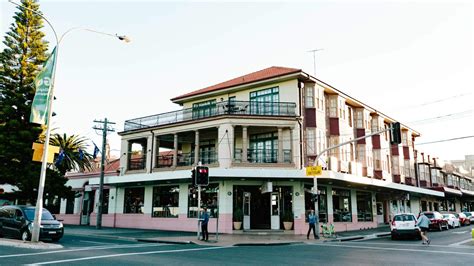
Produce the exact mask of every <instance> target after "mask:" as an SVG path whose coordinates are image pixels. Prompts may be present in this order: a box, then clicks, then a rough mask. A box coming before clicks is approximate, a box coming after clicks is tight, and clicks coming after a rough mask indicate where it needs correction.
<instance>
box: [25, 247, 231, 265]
mask: <svg viewBox="0 0 474 266" xmlns="http://www.w3.org/2000/svg"><path fill="white" fill-rule="evenodd" d="M224 248H235V247H234V246H224V247H208V248H190V249H176V250H159V251H146V252H134V253H120V254H111V255H102V256H92V257H84V258H76V259H66V260H55V261H45V262H37V263H32V264H31V265H45V264H55V263H65V262H72V261H82V260H94V259H104V258H114V257H124V256H135V255H147V254H162V253H178V252H190V251H202V250H213V249H224Z"/></svg>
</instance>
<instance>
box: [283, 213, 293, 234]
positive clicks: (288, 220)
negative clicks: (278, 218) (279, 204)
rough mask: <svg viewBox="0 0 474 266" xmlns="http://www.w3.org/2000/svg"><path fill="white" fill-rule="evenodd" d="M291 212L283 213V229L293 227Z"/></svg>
mask: <svg viewBox="0 0 474 266" xmlns="http://www.w3.org/2000/svg"><path fill="white" fill-rule="evenodd" d="M293 218H294V215H293V212H292V211H286V212H284V213H283V227H285V230H291V228H293Z"/></svg>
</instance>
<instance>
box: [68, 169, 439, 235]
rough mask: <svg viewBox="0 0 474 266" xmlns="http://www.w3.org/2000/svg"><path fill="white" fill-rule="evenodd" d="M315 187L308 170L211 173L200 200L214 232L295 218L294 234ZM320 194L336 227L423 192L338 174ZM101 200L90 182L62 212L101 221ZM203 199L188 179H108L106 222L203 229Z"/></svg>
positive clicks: (366, 224)
mask: <svg viewBox="0 0 474 266" xmlns="http://www.w3.org/2000/svg"><path fill="white" fill-rule="evenodd" d="M76 182H77V181H76ZM377 182H378V181H377ZM83 183H85V182H83ZM92 183H94V182H92ZM370 183H373V182H372V181H370ZM312 187H313V180H312V178H304V177H301V178H272V177H267V178H261V177H259V178H256V177H254V178H249V177H248V176H243V177H239V178H232V177H220V178H211V183H210V184H209V186H207V187H203V188H202V190H201V202H202V206H206V207H207V209H208V212H209V215H210V217H211V219H210V224H209V231H210V232H215V231H216V230H218V231H219V232H220V233H234V232H235V230H236V228H234V223H233V222H234V221H241V222H242V225H241V229H242V228H243V229H244V230H283V229H284V226H283V225H284V224H283V222H285V221H286V220H291V221H292V222H293V225H292V226H291V230H293V231H294V233H295V234H306V231H307V228H308V225H307V223H306V216H307V214H308V212H309V211H310V210H311V209H313V208H314V203H313V202H312V200H311V198H312V192H311V191H312ZM433 193H439V192H433ZM318 194H319V196H318V201H317V202H318V209H319V217H320V221H321V222H322V223H333V224H334V225H335V229H336V231H347V230H357V229H364V228H374V227H377V226H378V225H379V224H382V223H387V222H388V221H390V220H391V217H393V215H394V214H396V213H399V212H413V213H418V212H419V211H420V210H421V199H422V197H423V194H420V193H418V192H417V193H412V192H410V191H403V190H400V189H393V188H387V187H383V186H377V185H374V184H371V185H367V184H364V183H355V182H350V181H344V180H336V179H333V178H321V179H319V183H318ZM407 195H408V196H407ZM97 199H98V190H97V185H94V184H93V185H86V186H84V189H83V190H82V191H80V192H79V197H78V198H76V199H74V200H72V201H66V200H63V201H62V202H61V213H60V215H59V217H60V218H62V219H63V220H64V222H65V223H67V224H89V225H95V224H96V213H97ZM197 199H198V191H197V189H196V188H194V187H192V186H191V184H190V183H189V182H188V180H185V179H179V178H176V179H169V180H159V181H158V180H146V181H142V182H136V181H135V182H121V183H115V184H114V183H112V182H106V189H105V190H104V214H103V218H102V225H103V226H107V227H123V228H143V229H160V230H179V231H196V229H197V216H198V200H197ZM239 217H240V218H239Z"/></svg>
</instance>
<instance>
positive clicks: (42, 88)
mask: <svg viewBox="0 0 474 266" xmlns="http://www.w3.org/2000/svg"><path fill="white" fill-rule="evenodd" d="M55 62H56V48H54V49H53V52H52V53H51V55H50V56H49V58H48V60H46V62H45V63H44V65H43V69H42V70H41V71H40V73H39V74H38V76H36V78H35V87H36V93H35V98H34V99H33V104H32V105H31V114H30V122H31V123H36V124H42V125H46V124H47V123H48V112H49V110H48V108H49V99H50V98H51V96H52V95H51V87H52V86H51V85H52V81H53V71H54V64H55Z"/></svg>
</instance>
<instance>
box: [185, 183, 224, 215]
mask: <svg viewBox="0 0 474 266" xmlns="http://www.w3.org/2000/svg"><path fill="white" fill-rule="evenodd" d="M188 195H189V197H188V218H197V215H198V189H197V188H196V187H193V186H189V193H188ZM218 197H219V184H209V186H207V187H201V208H202V207H207V211H208V213H209V217H211V218H216V217H217V216H218V215H219V214H218V211H217V206H218Z"/></svg>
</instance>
